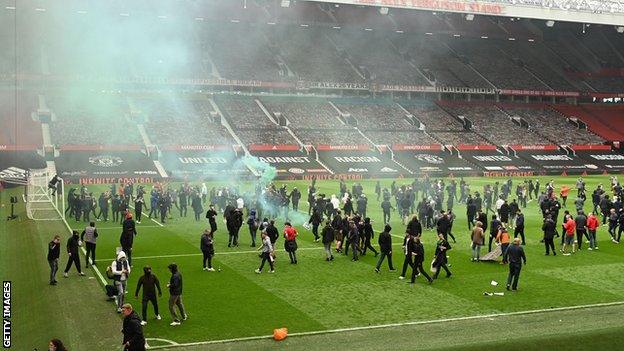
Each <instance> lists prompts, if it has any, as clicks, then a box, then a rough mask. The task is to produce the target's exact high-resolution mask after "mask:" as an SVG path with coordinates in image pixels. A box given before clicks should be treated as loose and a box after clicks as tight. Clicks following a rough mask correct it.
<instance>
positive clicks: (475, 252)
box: [471, 221, 484, 262]
mask: <svg viewBox="0 0 624 351" xmlns="http://www.w3.org/2000/svg"><path fill="white" fill-rule="evenodd" d="M483 238H484V236H483V223H481V222H480V221H477V222H476V223H475V226H474V228H472V234H471V240H472V246H471V248H472V259H471V261H473V262H478V261H479V254H480V252H481V243H483Z"/></svg>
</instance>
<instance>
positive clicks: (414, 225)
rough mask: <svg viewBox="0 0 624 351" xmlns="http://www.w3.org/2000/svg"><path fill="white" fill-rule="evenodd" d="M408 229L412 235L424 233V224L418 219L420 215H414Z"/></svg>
mask: <svg viewBox="0 0 624 351" xmlns="http://www.w3.org/2000/svg"><path fill="white" fill-rule="evenodd" d="M406 231H407V232H408V233H409V234H410V235H411V236H420V235H421V234H422V225H421V224H420V221H419V220H418V217H417V216H416V215H414V216H413V217H412V219H411V220H410V221H409V222H408V223H407V228H406Z"/></svg>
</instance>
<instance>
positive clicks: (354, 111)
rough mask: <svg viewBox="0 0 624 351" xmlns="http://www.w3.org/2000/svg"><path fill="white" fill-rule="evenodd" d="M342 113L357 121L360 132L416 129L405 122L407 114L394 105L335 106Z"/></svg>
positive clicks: (361, 104)
mask: <svg viewBox="0 0 624 351" xmlns="http://www.w3.org/2000/svg"><path fill="white" fill-rule="evenodd" d="M336 107H338V109H339V110H340V111H342V112H343V113H349V114H350V115H351V117H354V118H355V119H356V120H357V125H358V128H359V129H360V130H365V131H366V130H395V131H401V130H406V129H418V126H415V125H413V124H410V123H409V122H408V121H406V118H405V116H406V115H407V113H406V112H405V111H403V110H401V109H400V108H399V107H398V106H397V105H396V104H392V103H386V104H372V103H360V104H336Z"/></svg>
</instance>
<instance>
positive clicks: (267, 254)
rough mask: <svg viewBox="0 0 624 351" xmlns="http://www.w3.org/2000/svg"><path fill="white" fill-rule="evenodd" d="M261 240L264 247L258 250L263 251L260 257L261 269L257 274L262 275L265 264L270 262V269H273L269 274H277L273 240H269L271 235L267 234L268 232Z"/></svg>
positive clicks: (257, 270)
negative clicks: (274, 262) (274, 263)
mask: <svg viewBox="0 0 624 351" xmlns="http://www.w3.org/2000/svg"><path fill="white" fill-rule="evenodd" d="M261 238H262V246H260V247H259V248H258V250H262V253H261V254H260V257H262V261H261V262H260V267H258V269H256V271H255V272H256V273H258V274H260V273H262V267H264V263H265V262H267V261H268V262H269V267H271V270H270V271H269V273H275V269H274V268H273V256H272V254H273V245H272V244H271V238H269V235H268V234H267V233H266V231H263V232H262V234H261Z"/></svg>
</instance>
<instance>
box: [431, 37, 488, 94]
mask: <svg viewBox="0 0 624 351" xmlns="http://www.w3.org/2000/svg"><path fill="white" fill-rule="evenodd" d="M442 44H443V45H444V46H445V47H446V48H447V49H448V50H449V51H450V52H452V53H453V54H454V55H455V56H456V57H459V56H461V55H460V54H459V53H458V52H457V51H455V49H453V48H452V47H451V46H450V45H448V44H447V43H442ZM464 65H466V67H468V68H469V69H471V70H472V71H473V72H474V73H476V74H477V75H478V76H479V77H481V79H483V80H484V81H485V82H486V83H488V84H489V85H490V86H491V87H492V88H493V89H498V87H497V86H496V85H495V84H494V83H492V82H490V80H489V79H487V78H485V76H484V75H483V74H481V72H479V70H477V69H476V68H474V66H473V65H472V64H471V63H470V61H468V62H467V63H464Z"/></svg>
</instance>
